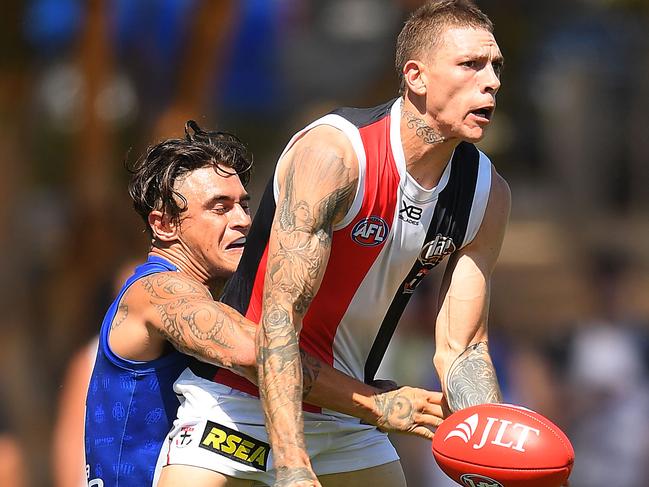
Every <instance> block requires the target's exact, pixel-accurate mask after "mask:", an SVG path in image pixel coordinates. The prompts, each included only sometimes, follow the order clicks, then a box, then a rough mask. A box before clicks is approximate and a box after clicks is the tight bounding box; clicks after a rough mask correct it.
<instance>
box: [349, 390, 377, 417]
mask: <svg viewBox="0 0 649 487" xmlns="http://www.w3.org/2000/svg"><path fill="white" fill-rule="evenodd" d="M380 393H381V391H380V390H378V389H374V391H373V393H371V394H359V393H355V394H354V395H353V396H352V400H353V403H354V406H355V408H356V411H357V414H355V416H356V417H358V418H360V420H361V421H362V422H364V423H367V424H371V425H374V426H378V423H379V419H380V417H381V414H380V412H379V408H378V406H377V403H376V399H375V398H376V395H377V394H380Z"/></svg>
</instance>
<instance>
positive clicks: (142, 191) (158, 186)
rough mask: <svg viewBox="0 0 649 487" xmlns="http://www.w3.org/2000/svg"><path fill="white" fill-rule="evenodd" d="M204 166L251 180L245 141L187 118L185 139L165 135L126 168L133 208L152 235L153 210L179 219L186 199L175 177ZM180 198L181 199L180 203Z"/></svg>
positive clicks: (185, 207) (245, 183) (250, 155)
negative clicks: (151, 215)
mask: <svg viewBox="0 0 649 487" xmlns="http://www.w3.org/2000/svg"><path fill="white" fill-rule="evenodd" d="M207 166H213V167H214V169H215V170H216V171H218V172H220V173H222V174H223V175H225V176H228V175H230V176H233V175H238V176H239V179H240V180H241V183H242V184H243V185H244V186H246V185H247V184H248V181H249V180H250V172H251V169H252V154H251V153H250V152H249V151H248V149H247V147H246V146H245V144H244V143H243V142H242V141H241V140H240V139H239V138H238V137H236V136H235V135H232V134H230V133H228V132H217V131H206V130H203V129H202V128H200V127H199V125H198V124H197V123H196V122H195V121H193V120H189V121H188V122H187V123H186V124H185V138H184V139H168V140H165V141H162V142H160V143H158V144H155V145H152V146H150V147H148V148H147V150H146V152H145V153H144V155H143V156H142V157H140V158H139V159H138V160H137V161H136V162H135V164H133V165H132V166H131V167H128V166H127V170H128V171H129V172H130V174H131V179H130V181H129V185H128V192H129V194H130V196H131V198H132V200H133V207H134V208H135V211H136V212H137V213H138V214H139V215H140V216H141V217H142V219H143V220H144V223H145V226H146V229H147V232H148V233H149V235H151V228H150V227H149V223H148V218H149V213H151V211H153V210H159V211H162V212H163V213H165V214H167V215H170V216H171V218H172V221H174V222H176V223H178V222H179V221H180V215H181V214H182V213H183V212H184V211H185V210H186V209H187V200H186V199H185V197H184V196H183V195H182V194H180V193H179V192H178V191H176V190H175V189H174V185H175V183H176V181H177V180H178V178H181V177H182V176H184V175H186V174H188V173H191V172H192V171H195V170H196V169H200V168H203V167H207ZM179 202H180V203H179Z"/></svg>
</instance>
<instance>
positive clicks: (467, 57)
mask: <svg viewBox="0 0 649 487" xmlns="http://www.w3.org/2000/svg"><path fill="white" fill-rule="evenodd" d="M443 36H444V37H443V40H442V41H441V42H440V43H439V45H437V46H436V47H434V48H433V49H432V50H431V52H430V53H429V54H428V57H427V58H425V59H424V64H425V67H424V73H425V76H426V86H427V96H426V100H427V101H426V105H427V106H426V109H427V112H428V114H429V115H430V116H432V118H433V120H434V122H435V126H436V128H437V129H438V130H439V131H440V134H441V135H442V136H443V137H444V138H450V139H460V140H464V141H467V142H477V141H479V140H480V139H482V137H483V136H484V131H485V129H486V127H487V126H488V125H489V123H490V122H491V117H492V116H493V113H494V110H495V108H496V93H497V92H498V89H499V88H500V71H501V69H502V65H503V57H502V54H501V53H500V49H499V48H498V44H497V43H496V40H495V39H494V36H493V34H491V32H489V31H487V30H484V29H475V28H466V27H449V28H448V29H446V31H445V33H444V34H443ZM424 73H423V74H424Z"/></svg>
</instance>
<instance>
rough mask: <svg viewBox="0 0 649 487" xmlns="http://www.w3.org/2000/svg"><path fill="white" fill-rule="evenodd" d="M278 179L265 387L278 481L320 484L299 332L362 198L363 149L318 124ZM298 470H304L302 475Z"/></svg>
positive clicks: (262, 374)
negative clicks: (305, 417) (309, 438)
mask: <svg viewBox="0 0 649 487" xmlns="http://www.w3.org/2000/svg"><path fill="white" fill-rule="evenodd" d="M277 180H278V182H279V187H280V192H279V197H278V201H277V208H276V210H275V218H274V221H273V226H272V229H271V235H270V241H269V251H268V263H267V269H266V280H265V284H264V302H263V309H262V318H261V324H260V325H261V326H260V328H259V331H258V333H257V359H258V362H259V363H258V365H259V384H260V387H259V389H260V394H261V398H262V403H263V405H264V413H265V415H266V429H267V430H268V436H269V439H270V443H271V445H272V447H273V451H274V452H275V453H274V455H275V456H274V459H275V463H276V465H277V466H278V467H280V470H279V471H278V477H277V483H276V485H319V484H318V483H317V480H316V479H315V475H313V472H312V471H311V465H310V462H309V458H308V456H307V454H306V449H305V446H304V435H303V424H302V405H301V401H302V368H301V361H300V354H299V347H298V333H299V331H300V328H301V326H302V318H303V317H304V315H305V313H306V311H307V309H308V307H309V304H310V303H311V300H312V299H313V297H314V296H315V294H316V292H317V291H318V288H319V286H320V283H321V282H322V278H323V276H324V272H325V268H326V266H327V261H328V259H329V252H330V249H331V239H332V232H333V227H334V225H335V223H336V222H338V221H339V220H341V219H342V217H343V216H344V214H345V213H346V212H347V210H348V208H349V207H350V205H351V202H352V200H353V198H354V194H355V191H356V185H357V180H358V166H357V161H356V156H355V154H354V152H353V149H352V148H351V144H350V143H349V141H348V140H347V139H346V137H345V136H344V135H343V134H342V133H341V132H339V131H338V130H336V129H334V128H332V127H327V126H322V127H317V128H314V129H313V130H311V131H310V132H308V133H307V134H306V135H304V136H303V137H302V138H301V139H300V140H299V141H298V142H296V144H295V145H294V146H293V147H292V148H291V149H290V150H289V151H288V152H287V153H286V155H285V156H284V157H283V158H282V160H281V161H280V163H279V166H278V173H277ZM293 471H295V472H299V473H300V475H299V476H298V479H299V480H300V481H297V480H296V478H294V477H293V476H292V475H291V472H293ZM305 472H310V475H309V476H305V475H304V473H305ZM289 478H290V479H291V481H290V482H289V481H288V480H285V479H289ZM301 482H304V483H301Z"/></svg>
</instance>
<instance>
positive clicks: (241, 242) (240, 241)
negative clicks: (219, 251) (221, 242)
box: [225, 237, 246, 250]
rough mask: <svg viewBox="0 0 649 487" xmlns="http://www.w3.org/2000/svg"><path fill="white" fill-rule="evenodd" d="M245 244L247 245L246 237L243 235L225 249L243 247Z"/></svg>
mask: <svg viewBox="0 0 649 487" xmlns="http://www.w3.org/2000/svg"><path fill="white" fill-rule="evenodd" d="M245 245H246V237H241V238H238V239H236V240H235V241H234V242H232V243H231V244H229V245H228V246H227V247H226V248H225V249H226V250H231V249H242V248H243V247H244V246H245Z"/></svg>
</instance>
